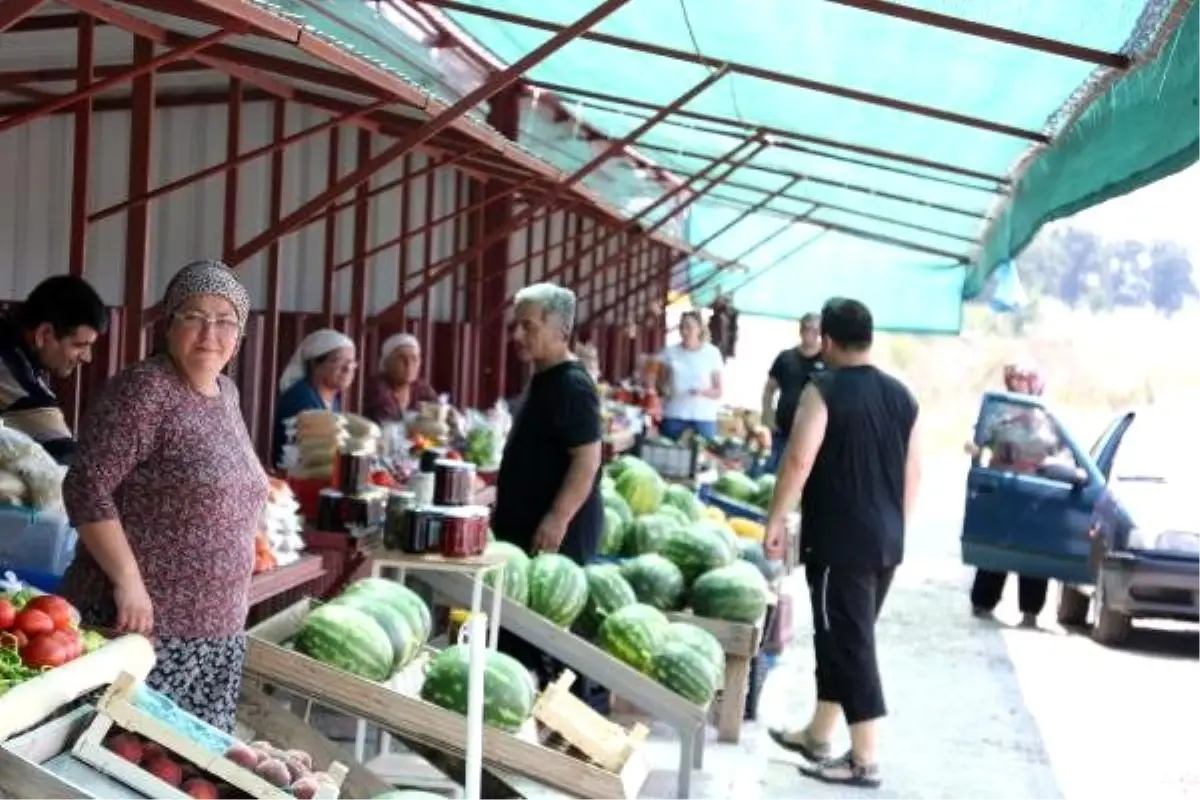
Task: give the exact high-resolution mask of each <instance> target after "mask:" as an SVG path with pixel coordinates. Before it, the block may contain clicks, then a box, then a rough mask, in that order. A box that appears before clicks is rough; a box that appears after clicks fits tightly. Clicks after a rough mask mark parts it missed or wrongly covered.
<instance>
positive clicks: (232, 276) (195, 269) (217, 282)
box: [163, 260, 250, 330]
mask: <svg viewBox="0 0 1200 800" xmlns="http://www.w3.org/2000/svg"><path fill="white" fill-rule="evenodd" d="M198 294H211V295H216V296H217V297H223V298H225V299H226V300H228V301H229V304H230V305H231V306H233V313H234V314H236V315H237V320H238V325H239V326H240V327H241V329H242V330H245V329H246V318H247V317H248V316H250V295H249V294H248V293H247V292H246V287H245V286H243V285H242V282H241V281H239V280H238V278H237V273H235V272H234V271H233V270H231V269H230V268H229V267H227V266H225V265H224V264H222V263H221V262H220V261H211V260H209V261H193V262H192V263H190V264H188V265H187V266H185V267H184V268H183V269H181V270H179V272H176V273H175V275H174V276H173V277H172V278H171V281H170V282H169V283H168V284H167V291H166V293H165V294H164V295H163V310H164V311H165V312H166V314H167V316H168V317H169V316H171V315H172V314H174V313H175V312H176V311H178V310H179V308H180V306H182V305H183V304H184V303H186V302H187V301H188V299H189V298H192V297H195V296H196V295H198Z"/></svg>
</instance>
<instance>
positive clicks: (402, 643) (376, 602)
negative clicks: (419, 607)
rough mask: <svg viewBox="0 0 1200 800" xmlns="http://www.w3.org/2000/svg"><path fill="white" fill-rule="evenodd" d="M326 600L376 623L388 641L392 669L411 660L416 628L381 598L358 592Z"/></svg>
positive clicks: (417, 642)
mask: <svg viewBox="0 0 1200 800" xmlns="http://www.w3.org/2000/svg"><path fill="white" fill-rule="evenodd" d="M330 602H331V603H332V604H334V605H340V606H346V607H347V608H353V609H357V610H358V611H362V612H364V613H365V614H367V615H369V616H370V617H371V619H373V620H375V621H376V622H378V623H379V627H381V628H383V632H384V633H386V634H387V635H388V639H389V640H390V641H391V643H392V670H391V671H392V672H395V671H396V670H398V669H400V668H401V667H403V666H404V665H405V664H407V663H408V662H410V661H412V660H413V657H414V656H416V654H417V651H418V650H420V649H421V644H422V642H421V634H420V631H419V630H418V629H417V628H415V627H414V626H413V622H412V620H411V619H410V618H409V616H408V615H407V614H406V613H405V612H403V611H401V610H400V609H398V608H396V606H394V605H391V604H390V603H388V602H387V601H385V600H383V599H382V598H380V597H372V596H371V595H370V594H368V593H366V592H359V593H358V594H343V595H341V596H339V597H335V598H334V599H333V600H331V601H330ZM389 674H391V673H389Z"/></svg>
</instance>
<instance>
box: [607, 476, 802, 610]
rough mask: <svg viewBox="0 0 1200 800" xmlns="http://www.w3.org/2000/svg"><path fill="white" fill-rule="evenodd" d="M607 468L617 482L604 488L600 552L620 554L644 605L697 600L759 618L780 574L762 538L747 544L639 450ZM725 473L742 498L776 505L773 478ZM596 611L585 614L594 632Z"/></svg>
mask: <svg viewBox="0 0 1200 800" xmlns="http://www.w3.org/2000/svg"><path fill="white" fill-rule="evenodd" d="M605 471H606V473H607V475H606V478H607V479H608V480H610V481H611V488H602V489H601V493H602V496H603V498H604V506H605V528H604V534H603V537H602V540H601V543H600V547H599V555H601V556H604V557H607V558H610V559H616V560H620V562H621V564H620V567H619V574H620V575H621V577H623V578H624V579H625V582H626V583H627V584H628V585H629V587H630V588H631V589H632V590H633V593H634V596H635V598H636V600H637V601H638V602H639V603H642V604H645V605H647V606H650V607H652V608H655V609H658V610H659V611H677V610H680V609H682V608H685V607H687V606H689V605H690V606H691V607H692V609H693V611H695V612H696V613H698V614H701V615H702V616H707V617H713V618H716V619H724V620H730V621H735V622H751V623H752V622H757V621H758V619H759V618H760V617H761V616H762V615H763V613H764V612H765V610H766V604H767V597H768V594H769V587H768V583H767V579H773V578H774V577H776V576H777V574H778V572H779V566H778V565H777V564H773V563H771V562H768V561H767V559H766V556H765V555H764V553H763V549H762V545H761V543H758V542H748V541H747V540H745V539H742V538H740V537H739V536H738V535H737V534H736V533H734V531H733V529H732V528H731V527H730V526H729V525H727V524H726V523H725V522H723V521H718V520H716V519H712V518H710V516H709V515H708V514H707V513H706V511H705V508H704V506H703V505H702V504H701V503H700V501H699V500H698V499H697V497H696V496H695V494H694V493H693V492H691V491H690V490H689V489H688V488H686V487H684V486H679V485H674V484H672V485H667V484H666V483H665V482H664V481H663V479H662V478H661V477H660V476H659V475H658V473H657V472H655V470H654V468H653V467H651V466H650V465H649V464H647V463H646V462H644V461H642V460H640V459H638V458H636V457H635V456H629V455H625V456H621V457H619V458H617V459H616V460H614V461H613V462H612V463H611V464H609V465H608V466H607V467H606V468H605ZM722 479H723V480H724V483H723V484H721V485H722V486H724V487H725V488H726V489H727V490H728V491H730V492H732V493H734V494H736V495H738V498H737V499H741V498H743V497H745V498H751V499H762V498H763V497H765V498H766V500H765V502H766V503H768V504H769V503H770V495H771V494H773V493H774V488H775V487H774V483H773V479H772V480H770V481H768V480H765V479H764V480H763V481H762V482H761V483H756V482H755V481H753V480H751V479H750V478H747V477H746V476H745V475H742V474H741V473H737V472H727V473H725V475H724V476H722ZM653 501H657V502H653ZM739 565H740V567H739V568H738V569H732V570H731V569H729V568H730V567H738V566H739ZM741 567H751V568H750V569H744V568H741ZM600 605H601V607H602V609H603V607H604V603H601V604H600ZM588 607H589V608H590V604H589V606H588ZM701 609H703V610H701ZM594 616H595V615H593V614H591V613H590V612H587V613H585V615H584V618H585V619H584V625H583V627H584V628H586V629H587V630H590V629H592V628H593V627H595V625H596V621H595V619H594V618H593V617H594Z"/></svg>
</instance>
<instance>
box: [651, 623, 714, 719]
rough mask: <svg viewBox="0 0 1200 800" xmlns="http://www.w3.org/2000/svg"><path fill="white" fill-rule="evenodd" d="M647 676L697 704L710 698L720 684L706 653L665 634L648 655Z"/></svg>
mask: <svg viewBox="0 0 1200 800" xmlns="http://www.w3.org/2000/svg"><path fill="white" fill-rule="evenodd" d="M649 674H650V677H652V678H654V680H656V681H658V682H659V683H661V684H662V685H663V686H665V687H667V688H668V689H670V690H671V691H673V692H674V693H675V694H677V695H679V696H680V697H682V698H683V699H684V700H687V701H689V702H692V703H695V704H696V705H698V706H707V705H708V704H709V703H711V702H712V699H713V696H714V695H715V694H716V693H717V687H719V686H720V685H721V682H720V680H718V674H719V673H718V672H717V670H716V668H715V667H713V665H712V662H711V661H709V659H708V657H707V656H706V655H705V654H704V653H701V652H700V651H699V650H697V649H696V648H695V647H693V646H692V645H691V644H689V643H688V642H684V641H680V640H678V639H671V638H668V639H667V640H666V641H664V642H663V643H662V644H661V645H659V647H658V648H657V649H656V650H655V651H654V655H653V656H652V657H651V659H650V673H649Z"/></svg>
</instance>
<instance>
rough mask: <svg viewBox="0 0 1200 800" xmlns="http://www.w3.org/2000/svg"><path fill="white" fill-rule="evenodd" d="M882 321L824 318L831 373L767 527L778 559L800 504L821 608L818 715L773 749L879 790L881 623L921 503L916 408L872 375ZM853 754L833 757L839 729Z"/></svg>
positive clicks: (812, 584)
mask: <svg viewBox="0 0 1200 800" xmlns="http://www.w3.org/2000/svg"><path fill="white" fill-rule="evenodd" d="M873 327H874V326H873V323H872V320H871V312H870V311H869V310H867V307H866V306H864V305H863V304H862V303H860V302H858V301H856V300H847V299H843V298H835V299H833V300H830V301H829V302H828V303H826V304H825V307H824V308H823V309H822V310H821V335H822V351H823V354H824V356H825V360H826V363H828V364H829V366H830V367H831V370H830V371H829V372H827V373H824V374H822V375H819V376H817V377H816V378H814V379H813V381H812V382H810V383H809V385H808V386H807V387H806V388H805V389H804V391H803V392H802V393H801V396H800V407H799V410H798V411H797V413H796V419H795V422H794V424H793V427H792V431H791V436H790V439H789V441H788V446H787V450H786V452H785V454H784V457H783V462H782V471H781V472H780V475H779V480H778V483H777V485H776V489H775V497H774V499H773V500H772V502H771V510H770V514H769V517H768V522H767V551H768V555H769V556H770V557H772V558H779V557H780V556H781V555H782V552H783V548H784V536H785V534H784V519H785V517H786V516H787V513H788V511H789V510H791V509H792V508H794V507H795V504H796V500H797V498H799V500H800V514H801V517H800V520H801V521H800V525H801V528H800V552H801V559H802V560H803V561H804V563H805V576H806V578H807V580H808V586H809V597H810V599H811V602H812V617H813V649H814V651H815V652H814V655H815V657H816V666H817V668H816V683H817V706H816V710H815V711H814V713H813V716H812V719H811V720H810V721H809V723H808V725H806V726H804V727H803V728H799V729H794V730H773V731H771V732H770V733H771V738H773V739H774V740H775V741H776V742H777V743H778V744H780V745H782V746H783V747H785V748H787V749H789V750H792V751H794V752H797V753H799V754H800V755H802V756H803V757H804V758H805V759H807V760H808V761H809V762H811V764H809V765H806V766H803V767H801V772H803V773H804V774H806V775H808V776H810V777H813V778H817V779H818V780H822V781H825V782H827V783H839V784H848V785H851V786H863V787H871V788H874V787H877V786H879V784H880V773H879V766H878V761H877V757H876V726H877V724H878V722H879V720H880V719H881V718H882V717H883V716H884V715H885V714H886V707H885V706H884V700H883V688H882V686H881V683H880V677H879V664H878V662H877V660H876V655H875V620H876V618H877V617H878V615H879V611H880V609H881V608H882V606H883V601H884V598H885V597H886V596H887V591H888V587H889V586H890V585H891V582H892V575H893V572H894V571H895V569H896V567H897V565H899V563H900V561H901V559H902V558H903V554H904V527H905V521H906V520H907V519H909V518H910V516H911V512H912V508H913V503H914V500H915V498H916V495H917V488H918V483H919V480H920V476H919V464H920V452H919V448H918V446H917V401H916V399H915V398H914V397H913V396H912V393H911V392H909V390H908V389H907V388H906V387H905V386H904V385H903V384H902V383H901V382H900V381H898V380H897V379H896V378H894V377H892V376H891V375H888V374H886V373H884V372H882V371H881V370H879V369H878V368H876V367H875V366H873V365H872V364H871V342H872V339H873V338H874V331H873ZM839 714H840V715H844V716H845V718H846V723H847V724H848V725H849V727H850V752H848V753H846V754H845V755H842V756H839V757H836V758H831V757H830V756H831V753H830V741H831V740H832V738H833V728H834V725H835V724H836V723H837V718H838V716H839Z"/></svg>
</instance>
